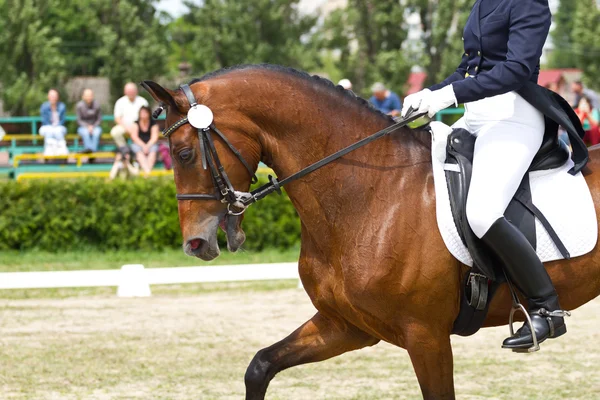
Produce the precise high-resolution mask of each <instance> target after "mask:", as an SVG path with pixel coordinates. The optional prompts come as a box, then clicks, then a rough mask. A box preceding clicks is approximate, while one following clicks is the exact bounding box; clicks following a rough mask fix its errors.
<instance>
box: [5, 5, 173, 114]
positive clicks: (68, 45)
mask: <svg viewBox="0 0 600 400" xmlns="http://www.w3.org/2000/svg"><path fill="white" fill-rule="evenodd" d="M152 3H153V0H0V15H2V16H3V17H2V18H0V54H2V57H0V68H1V69H0V70H2V71H3V73H2V74H1V75H0V85H1V86H2V92H1V96H2V98H3V100H4V103H5V107H6V110H7V111H8V112H10V113H12V114H30V113H36V112H37V110H38V109H39V106H40V104H41V102H42V101H43V100H44V98H45V93H46V92H47V90H48V89H49V88H51V87H56V88H58V89H59V90H60V89H61V88H62V87H63V85H64V83H65V82H66V80H67V79H68V78H69V77H71V76H74V75H100V76H106V77H108V78H109V79H110V83H111V93H112V95H113V97H116V96H119V95H120V94H121V92H122V89H123V84H124V83H125V82H126V81H128V80H135V81H139V80H142V79H145V78H152V77H155V76H158V75H160V74H163V73H164V72H165V71H166V59H167V50H168V43H167V36H166V35H165V34H164V29H163V27H162V26H161V25H160V24H159V20H158V16H157V15H156V11H155V9H154V7H153V6H152Z"/></svg>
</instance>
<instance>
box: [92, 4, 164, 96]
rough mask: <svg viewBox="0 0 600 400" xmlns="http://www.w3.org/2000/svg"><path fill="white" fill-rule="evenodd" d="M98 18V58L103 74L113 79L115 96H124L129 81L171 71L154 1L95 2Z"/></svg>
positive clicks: (112, 91)
mask: <svg viewBox="0 0 600 400" xmlns="http://www.w3.org/2000/svg"><path fill="white" fill-rule="evenodd" d="M94 1H95V2H96V6H95V7H93V8H95V10H96V13H97V14H96V15H97V17H98V18H97V20H96V21H97V23H98V26H97V41H98V42H99V43H100V45H99V47H98V48H97V50H96V51H95V52H94V53H95V56H96V57H97V58H98V59H100V60H101V67H100V70H99V73H100V75H102V76H106V77H108V78H109V79H110V83H111V94H112V96H113V97H116V96H120V95H121V93H122V90H123V85H124V84H125V83H126V82H127V81H134V82H139V81H141V80H143V79H150V78H154V77H156V76H160V75H161V74H163V73H165V72H166V71H167V67H166V66H167V59H168V49H169V45H168V41H167V35H166V33H165V28H164V27H163V26H162V25H161V24H160V22H159V20H158V18H157V15H156V10H155V9H154V6H153V5H152V3H154V1H153V0H94Z"/></svg>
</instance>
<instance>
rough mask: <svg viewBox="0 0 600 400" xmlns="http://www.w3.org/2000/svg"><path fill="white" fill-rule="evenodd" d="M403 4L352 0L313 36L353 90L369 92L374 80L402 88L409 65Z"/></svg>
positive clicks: (387, 1)
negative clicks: (332, 58) (404, 46)
mask: <svg viewBox="0 0 600 400" xmlns="http://www.w3.org/2000/svg"><path fill="white" fill-rule="evenodd" d="M403 19H404V7H403V6H402V4H401V3H400V2H398V1H396V0H379V1H373V0H353V1H349V2H348V5H347V6H346V7H345V8H340V9H337V10H334V11H333V12H332V13H331V14H330V15H329V16H328V17H327V18H326V19H325V21H324V22H323V25H322V26H321V27H320V29H319V30H318V32H317V33H316V34H315V35H314V37H313V38H312V41H313V43H314V44H315V46H316V47H317V48H319V49H324V50H326V51H327V52H326V53H325V54H326V56H327V57H328V61H331V58H330V57H331V54H336V55H337V57H336V59H335V61H334V65H335V67H336V69H337V70H338V71H339V76H343V77H345V78H349V79H350V80H351V81H352V82H353V84H354V90H355V91H357V92H359V93H362V94H364V95H368V94H369V86H370V85H371V84H372V83H374V82H375V81H382V82H385V83H386V85H388V86H389V87H390V88H393V89H394V90H396V91H402V90H403V88H404V84H405V83H406V79H407V78H408V74H409V73H410V64H409V62H408V60H407V58H406V57H405V55H404V52H403V51H402V44H403V42H404V41H405V40H406V36H407V31H406V27H404V26H403V25H402V21H403Z"/></svg>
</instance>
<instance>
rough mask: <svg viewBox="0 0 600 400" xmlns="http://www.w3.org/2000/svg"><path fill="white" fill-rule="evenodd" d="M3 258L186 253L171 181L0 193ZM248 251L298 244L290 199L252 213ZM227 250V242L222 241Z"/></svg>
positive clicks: (44, 186)
mask: <svg viewBox="0 0 600 400" xmlns="http://www.w3.org/2000/svg"><path fill="white" fill-rule="evenodd" d="M262 183H263V184H264V183H265V182H262ZM0 210H1V212H0V250H9V249H14V250H29V249H40V250H48V251H67V250H81V249H90V248H93V249H98V250H116V249H123V250H135V249H153V250H155V249H164V248H178V247H180V246H181V234H180V231H179V219H178V215H177V201H176V200H175V186H174V185H173V181H172V180H171V179H152V180H145V179H137V180H133V181H114V182H104V181H100V180H97V179H92V180H84V181H81V180H78V181H30V182H25V183H18V184H17V183H15V182H8V183H6V184H3V185H0ZM243 227H244V229H245V231H246V234H247V237H248V240H247V242H246V244H245V246H244V247H245V248H246V249H250V250H262V249H264V248H267V247H274V248H280V249H286V248H289V247H292V246H294V245H297V244H298V243H299V240H300V224H299V221H298V218H297V215H296V212H295V210H294V208H293V206H292V204H291V203H290V202H289V200H288V199H287V196H283V197H279V196H276V195H273V196H271V197H268V198H266V199H264V200H263V201H261V202H260V203H259V204H256V205H254V206H252V207H251V208H250V209H249V210H248V212H247V213H246V215H245V218H244V223H243ZM220 242H221V244H222V245H224V243H225V242H224V238H223V237H221V238H220Z"/></svg>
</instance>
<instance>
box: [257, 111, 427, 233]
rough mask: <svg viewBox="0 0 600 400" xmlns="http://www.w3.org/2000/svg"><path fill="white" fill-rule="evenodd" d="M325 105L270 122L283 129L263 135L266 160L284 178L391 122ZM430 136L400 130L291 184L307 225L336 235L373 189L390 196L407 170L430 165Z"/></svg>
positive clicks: (291, 193) (289, 190)
mask: <svg viewBox="0 0 600 400" xmlns="http://www.w3.org/2000/svg"><path fill="white" fill-rule="evenodd" d="M326 107H327V105H326V104H316V103H310V104H309V106H308V107H307V109H303V110H302V112H301V113H299V114H297V115H294V116H292V118H290V120H285V121H283V120H282V121H277V123H273V124H271V125H272V126H277V127H278V128H279V129H281V130H279V131H278V132H273V133H272V134H270V135H268V137H265V138H263V141H264V145H265V150H266V151H265V152H264V154H265V157H264V161H265V162H267V163H268V164H269V165H270V166H271V167H272V168H273V169H274V171H275V172H276V173H277V175H278V176H279V177H280V178H285V177H288V176H290V175H291V174H293V173H295V172H297V171H299V170H300V169H302V168H304V167H306V166H308V165H310V164H312V163H314V162H317V161H319V160H321V159H323V158H324V157H326V156H328V155H330V154H333V153H334V152H336V151H338V150H340V149H342V148H344V147H346V146H349V145H351V144H353V143H356V142H357V141H359V140H360V139H362V138H364V137H367V136H368V135H371V134H373V133H375V132H377V131H379V130H381V129H383V128H385V127H387V126H389V125H390V122H389V121H386V120H385V118H382V117H381V116H379V115H377V114H375V113H373V112H372V111H370V110H367V109H366V108H365V109H361V107H356V109H357V110H355V111H354V112H353V110H348V109H343V108H339V107H337V109H336V107H330V108H331V109H330V110H328V109H327V108H326ZM282 127H284V129H282ZM414 135H420V136H418V137H417V136H414ZM425 140H429V139H428V138H425V137H424V136H423V134H422V133H416V132H412V131H410V130H408V129H401V130H399V131H397V132H395V133H393V134H392V135H389V136H387V137H384V138H381V139H379V140H377V141H375V142H372V143H370V144H368V145H366V146H365V147H362V148H360V149H358V150H355V151H354V152H352V153H350V154H348V155H346V156H344V157H343V158H342V159H341V160H338V161H335V162H334V163H332V164H330V165H327V166H325V167H323V168H321V169H320V170H317V171H315V172H313V173H312V174H310V175H308V176H306V177H304V178H302V179H301V180H299V181H296V182H293V183H291V184H289V185H288V186H286V191H287V193H288V195H289V196H290V199H291V200H292V202H293V203H294V206H295V207H296V209H297V211H298V214H299V215H300V218H301V220H302V223H303V225H304V228H305V229H308V230H309V231H313V232H316V231H319V232H318V233H314V235H318V236H323V235H327V234H331V233H332V232H333V231H334V230H335V229H336V228H335V227H336V225H337V226H339V225H340V224H342V223H343V222H344V221H343V220H344V219H345V218H349V217H350V216H349V213H356V212H359V213H360V212H362V211H364V210H365V209H366V208H367V207H368V204H367V203H369V202H370V201H372V200H373V197H374V193H377V191H380V193H381V192H382V191H386V192H387V193H386V194H389V193H390V192H389V188H386V187H384V186H386V185H389V183H390V182H392V184H395V183H397V184H398V185H401V184H402V183H401V181H402V179H403V174H404V173H405V172H407V171H408V170H409V169H410V168H411V167H413V166H419V165H420V166H422V165H423V164H424V163H430V151H429V150H428V149H427V145H425V144H424V141H425ZM375 197H377V195H375ZM379 201H381V198H379ZM394 201H400V198H399V197H397V198H396V199H395V200H394ZM390 206H392V204H390ZM354 216H355V217H356V214H355V215H354Z"/></svg>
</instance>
